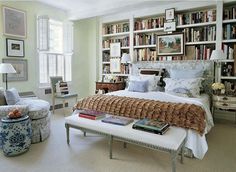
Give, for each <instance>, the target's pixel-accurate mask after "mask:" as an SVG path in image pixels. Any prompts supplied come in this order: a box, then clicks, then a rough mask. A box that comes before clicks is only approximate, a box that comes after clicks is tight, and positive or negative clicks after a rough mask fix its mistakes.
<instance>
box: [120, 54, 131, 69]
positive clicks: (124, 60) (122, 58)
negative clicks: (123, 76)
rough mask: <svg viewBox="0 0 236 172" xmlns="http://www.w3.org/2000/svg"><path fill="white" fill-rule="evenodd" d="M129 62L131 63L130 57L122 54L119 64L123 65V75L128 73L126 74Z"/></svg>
mask: <svg viewBox="0 0 236 172" xmlns="http://www.w3.org/2000/svg"><path fill="white" fill-rule="evenodd" d="M130 62H131V58H130V55H129V54H127V53H123V54H122V57H121V63H124V65H125V71H124V72H125V73H129V72H126V70H127V67H128V65H129V63H130Z"/></svg>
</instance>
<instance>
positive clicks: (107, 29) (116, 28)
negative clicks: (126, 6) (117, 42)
mask: <svg viewBox="0 0 236 172" xmlns="http://www.w3.org/2000/svg"><path fill="white" fill-rule="evenodd" d="M121 32H129V23H120V24H111V25H106V26H103V28H102V33H103V35H105V34H114V33H121Z"/></svg>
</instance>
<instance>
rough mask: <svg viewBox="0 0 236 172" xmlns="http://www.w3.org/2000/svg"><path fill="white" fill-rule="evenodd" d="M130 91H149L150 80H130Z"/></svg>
mask: <svg viewBox="0 0 236 172" xmlns="http://www.w3.org/2000/svg"><path fill="white" fill-rule="evenodd" d="M128 91H133V92H147V91H148V80H145V81H138V80H131V81H129V87H128Z"/></svg>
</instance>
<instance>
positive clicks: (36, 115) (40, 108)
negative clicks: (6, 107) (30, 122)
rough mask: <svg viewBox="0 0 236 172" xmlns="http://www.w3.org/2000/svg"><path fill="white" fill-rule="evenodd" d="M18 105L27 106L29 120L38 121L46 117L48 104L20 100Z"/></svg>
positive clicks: (42, 101)
mask: <svg viewBox="0 0 236 172" xmlns="http://www.w3.org/2000/svg"><path fill="white" fill-rule="evenodd" d="M17 104H18V105H27V106H28V108H29V114H28V115H29V117H30V119H40V118H44V117H46V116H47V115H48V112H49V109H50V104H49V103H48V102H47V101H44V100H41V99H32V98H21V99H20V101H19V102H18V103H17Z"/></svg>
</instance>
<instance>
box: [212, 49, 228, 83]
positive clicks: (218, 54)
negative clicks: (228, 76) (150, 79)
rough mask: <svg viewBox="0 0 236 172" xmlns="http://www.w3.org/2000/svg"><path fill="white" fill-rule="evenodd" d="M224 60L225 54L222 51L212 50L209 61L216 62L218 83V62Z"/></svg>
mask: <svg viewBox="0 0 236 172" xmlns="http://www.w3.org/2000/svg"><path fill="white" fill-rule="evenodd" d="M225 59H226V54H225V53H224V52H223V51H222V50H213V51H212V53H211V57H210V60H213V61H214V62H216V67H217V68H216V71H217V73H216V76H217V77H216V81H217V82H218V79H219V77H218V72H219V67H220V61H221V60H225Z"/></svg>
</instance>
